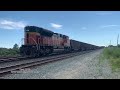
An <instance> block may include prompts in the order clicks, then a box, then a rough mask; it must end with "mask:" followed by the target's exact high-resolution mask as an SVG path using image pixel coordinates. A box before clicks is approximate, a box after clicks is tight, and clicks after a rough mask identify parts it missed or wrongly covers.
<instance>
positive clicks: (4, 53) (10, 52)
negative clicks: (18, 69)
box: [0, 48, 19, 57]
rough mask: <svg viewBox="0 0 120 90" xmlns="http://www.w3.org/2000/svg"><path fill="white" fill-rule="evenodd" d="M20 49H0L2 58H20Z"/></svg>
mask: <svg viewBox="0 0 120 90" xmlns="http://www.w3.org/2000/svg"><path fill="white" fill-rule="evenodd" d="M18 55H19V49H7V48H0V57H4V56H8V57H10V56H11V57H12V56H18Z"/></svg>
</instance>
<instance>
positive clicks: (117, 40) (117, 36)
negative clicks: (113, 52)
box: [117, 34, 119, 46]
mask: <svg viewBox="0 0 120 90" xmlns="http://www.w3.org/2000/svg"><path fill="white" fill-rule="evenodd" d="M118 42H119V34H118V36H117V46H118Z"/></svg>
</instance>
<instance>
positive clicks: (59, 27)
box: [50, 23, 62, 29]
mask: <svg viewBox="0 0 120 90" xmlns="http://www.w3.org/2000/svg"><path fill="white" fill-rule="evenodd" d="M50 24H51V27H53V28H55V29H61V28H62V25H60V24H55V23H50Z"/></svg>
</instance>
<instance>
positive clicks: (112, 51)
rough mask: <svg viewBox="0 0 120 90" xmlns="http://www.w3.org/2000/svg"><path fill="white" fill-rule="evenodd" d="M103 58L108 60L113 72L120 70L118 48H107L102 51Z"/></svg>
mask: <svg viewBox="0 0 120 90" xmlns="http://www.w3.org/2000/svg"><path fill="white" fill-rule="evenodd" d="M103 55H104V57H105V58H107V59H109V60H110V63H111V66H112V69H113V70H114V71H116V70H118V69H120V47H108V48H105V49H104V51H103Z"/></svg>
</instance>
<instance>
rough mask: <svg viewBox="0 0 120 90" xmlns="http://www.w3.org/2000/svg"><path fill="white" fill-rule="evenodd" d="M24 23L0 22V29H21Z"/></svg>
mask: <svg viewBox="0 0 120 90" xmlns="http://www.w3.org/2000/svg"><path fill="white" fill-rule="evenodd" d="M25 26H26V23H25V22H23V21H12V20H0V28H2V29H23V28H24V27H25Z"/></svg>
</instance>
